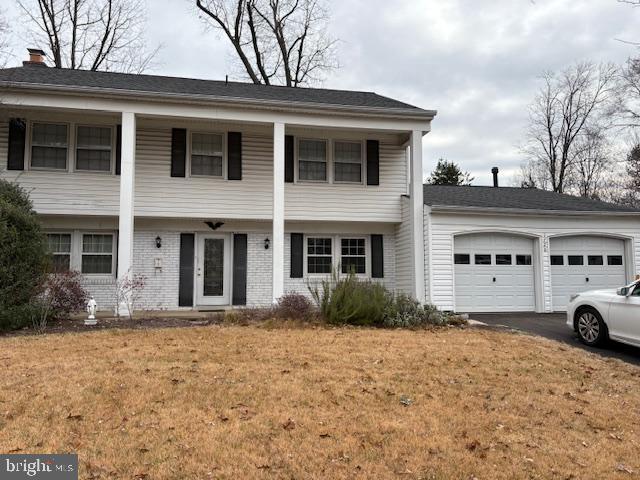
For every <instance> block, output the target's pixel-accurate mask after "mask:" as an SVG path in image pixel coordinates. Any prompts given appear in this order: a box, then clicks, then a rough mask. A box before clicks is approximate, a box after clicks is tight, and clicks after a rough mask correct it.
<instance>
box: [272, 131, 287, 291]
mask: <svg viewBox="0 0 640 480" xmlns="http://www.w3.org/2000/svg"><path fill="white" fill-rule="evenodd" d="M271 245H272V249H271V256H272V262H273V264H272V275H273V281H272V285H273V302H274V303H275V302H276V301H277V300H278V299H279V298H280V297H281V296H282V295H283V294H284V123H274V124H273V239H272V242H271Z"/></svg>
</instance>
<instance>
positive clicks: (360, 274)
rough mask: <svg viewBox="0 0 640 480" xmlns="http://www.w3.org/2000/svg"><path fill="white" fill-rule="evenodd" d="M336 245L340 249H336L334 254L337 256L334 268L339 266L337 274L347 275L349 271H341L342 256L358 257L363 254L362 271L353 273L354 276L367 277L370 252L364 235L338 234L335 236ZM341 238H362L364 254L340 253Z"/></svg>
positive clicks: (369, 269) (369, 271) (369, 270)
mask: <svg viewBox="0 0 640 480" xmlns="http://www.w3.org/2000/svg"><path fill="white" fill-rule="evenodd" d="M336 239H337V243H338V247H339V248H340V251H339V252H338V251H336V255H337V256H338V261H337V262H336V268H337V267H338V266H339V267H340V268H339V271H338V274H339V275H345V276H347V275H349V273H342V257H343V256H345V257H360V256H364V273H357V272H356V273H354V275H355V276H356V277H362V278H368V277H369V276H370V274H371V268H370V265H369V263H370V262H371V254H370V250H369V248H370V247H369V242H368V239H367V237H366V236H365V235H339V236H337V237H336ZM342 240H363V241H364V255H342Z"/></svg>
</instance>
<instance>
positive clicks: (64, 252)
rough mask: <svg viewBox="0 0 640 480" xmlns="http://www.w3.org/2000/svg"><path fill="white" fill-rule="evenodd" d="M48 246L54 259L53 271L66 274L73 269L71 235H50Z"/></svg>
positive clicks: (48, 236) (48, 235)
mask: <svg viewBox="0 0 640 480" xmlns="http://www.w3.org/2000/svg"><path fill="white" fill-rule="evenodd" d="M47 244H48V246H49V253H51V257H52V265H51V267H52V270H53V271H54V272H65V271H67V270H69V269H70V268H71V234H70V233H49V234H47Z"/></svg>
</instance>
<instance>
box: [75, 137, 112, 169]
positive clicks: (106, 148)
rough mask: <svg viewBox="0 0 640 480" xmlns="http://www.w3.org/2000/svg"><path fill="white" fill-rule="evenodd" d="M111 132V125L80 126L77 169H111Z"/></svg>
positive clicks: (77, 139) (77, 141)
mask: <svg viewBox="0 0 640 480" xmlns="http://www.w3.org/2000/svg"><path fill="white" fill-rule="evenodd" d="M111 134H112V128H111V127H89V126H79V127H78V130H77V134H76V170H91V171H98V172H110V171H111V157H112V155H111V148H112V145H111Z"/></svg>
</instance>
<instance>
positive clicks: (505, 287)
mask: <svg viewBox="0 0 640 480" xmlns="http://www.w3.org/2000/svg"><path fill="white" fill-rule="evenodd" d="M454 253H456V254H467V255H469V256H470V257H469V258H470V264H468V265H455V269H454V270H455V282H454V283H455V290H456V310H457V311H459V312H496V311H532V310H535V293H534V280H533V278H534V275H533V272H534V269H533V266H532V265H516V255H533V240H531V239H530V238H526V237H520V236H515V235H506V234H470V235H464V236H459V237H456V238H455V241H454ZM475 255H490V256H491V265H475ZM496 255H508V256H510V257H511V265H502V264H501V265H497V264H496ZM494 279H495V281H494Z"/></svg>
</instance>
